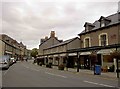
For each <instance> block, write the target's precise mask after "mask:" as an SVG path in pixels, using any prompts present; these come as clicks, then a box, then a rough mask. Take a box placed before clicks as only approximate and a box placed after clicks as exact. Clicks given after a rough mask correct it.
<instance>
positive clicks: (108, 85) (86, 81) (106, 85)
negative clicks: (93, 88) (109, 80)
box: [83, 81, 115, 87]
mask: <svg viewBox="0 0 120 89" xmlns="http://www.w3.org/2000/svg"><path fill="white" fill-rule="evenodd" d="M83 82H86V83H90V84H95V85H100V86H105V87H115V86H111V85H106V84H100V83H95V82H90V81H83Z"/></svg>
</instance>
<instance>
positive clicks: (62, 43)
mask: <svg viewBox="0 0 120 89" xmlns="http://www.w3.org/2000/svg"><path fill="white" fill-rule="evenodd" d="M75 39H79V38H78V37H75V38H72V39H69V40H66V41H63V42H61V43H59V44H56V45H53V46H51V47H48V48H46V49H50V48H54V47H58V46H62V45H66V44H68V43H70V42H72V41H74V40H75Z"/></svg>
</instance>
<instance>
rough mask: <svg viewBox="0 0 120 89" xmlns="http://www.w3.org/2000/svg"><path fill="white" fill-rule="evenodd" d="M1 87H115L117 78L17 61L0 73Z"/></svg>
mask: <svg viewBox="0 0 120 89" xmlns="http://www.w3.org/2000/svg"><path fill="white" fill-rule="evenodd" d="M2 86H3V87H117V86H118V80H117V79H112V78H102V77H99V75H89V74H83V73H73V72H68V71H60V70H56V69H50V68H45V67H41V66H38V65H34V64H32V62H17V63H16V64H14V65H12V66H11V67H10V68H9V69H8V70H4V71H3V73H2Z"/></svg>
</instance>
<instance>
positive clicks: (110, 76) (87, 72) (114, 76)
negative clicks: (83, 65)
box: [29, 61, 117, 79]
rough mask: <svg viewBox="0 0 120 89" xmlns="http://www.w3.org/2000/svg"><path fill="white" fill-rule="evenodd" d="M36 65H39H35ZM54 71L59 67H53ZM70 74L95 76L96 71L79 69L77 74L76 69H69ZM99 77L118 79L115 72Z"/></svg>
mask: <svg viewBox="0 0 120 89" xmlns="http://www.w3.org/2000/svg"><path fill="white" fill-rule="evenodd" d="M29 62H30V63H32V61H29ZM35 65H37V64H36V63H35ZM42 67H46V66H45V65H42ZM52 69H55V70H58V66H52ZM64 71H67V70H66V68H65V69H64ZM68 72H72V73H77V74H79V73H84V74H89V75H94V71H92V70H87V69H79V72H77V69H76V68H68ZM97 76H99V77H104V78H115V79H117V73H115V72H102V73H101V75H97Z"/></svg>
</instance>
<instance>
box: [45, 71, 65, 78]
mask: <svg viewBox="0 0 120 89" xmlns="http://www.w3.org/2000/svg"><path fill="white" fill-rule="evenodd" d="M45 73H46V74H49V75H53V76H59V77H63V78H67V77H66V76H63V75H58V74H53V73H49V72H45Z"/></svg>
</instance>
